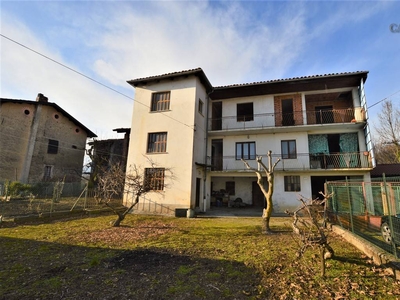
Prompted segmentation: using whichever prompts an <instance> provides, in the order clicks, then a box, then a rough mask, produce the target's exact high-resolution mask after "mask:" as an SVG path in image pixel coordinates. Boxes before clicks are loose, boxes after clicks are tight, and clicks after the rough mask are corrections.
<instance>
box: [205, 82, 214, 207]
mask: <svg viewBox="0 0 400 300" xmlns="http://www.w3.org/2000/svg"><path fill="white" fill-rule="evenodd" d="M213 91H214V90H213V89H211V91H209V92H208V93H207V96H206V101H207V105H206V110H207V112H206V126H205V129H206V132H205V138H204V139H205V144H206V145H205V152H204V172H203V174H204V175H203V212H206V211H207V197H206V192H207V188H206V183H207V153H208V116H209V108H210V94H211V93H212V92H213Z"/></svg>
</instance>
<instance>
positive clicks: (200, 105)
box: [199, 99, 204, 114]
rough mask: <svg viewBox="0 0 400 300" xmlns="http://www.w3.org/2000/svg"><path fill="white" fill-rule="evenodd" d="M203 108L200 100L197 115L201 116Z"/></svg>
mask: <svg viewBox="0 0 400 300" xmlns="http://www.w3.org/2000/svg"><path fill="white" fill-rule="evenodd" d="M203 106H204V103H203V101H201V99H199V113H200V114H203Z"/></svg>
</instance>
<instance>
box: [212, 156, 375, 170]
mask: <svg viewBox="0 0 400 300" xmlns="http://www.w3.org/2000/svg"><path fill="white" fill-rule="evenodd" d="M261 156H263V157H266V156H267V155H266V154H264V155H262V154H261ZM278 157H282V155H281V154H275V155H273V161H276V159H277V158H278ZM210 160H211V165H212V167H211V171H224V172H243V171H247V169H246V167H245V166H244V164H243V162H242V161H241V160H239V159H237V158H236V157H235V156H219V155H214V156H213V157H211V158H210ZM247 162H248V163H249V165H250V166H251V167H253V168H257V163H256V161H255V157H254V158H253V157H252V159H248V160H247ZM360 169H372V162H371V155H370V153H369V152H368V151H363V152H347V153H330V154H324V153H321V154H310V153H297V156H296V158H294V159H281V161H280V162H279V163H278V165H277V166H276V168H275V170H277V171H289V170H290V171H318V170H321V171H322V170H360Z"/></svg>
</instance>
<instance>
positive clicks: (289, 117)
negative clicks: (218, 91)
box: [208, 107, 365, 132]
mask: <svg viewBox="0 0 400 300" xmlns="http://www.w3.org/2000/svg"><path fill="white" fill-rule="evenodd" d="M359 122H365V114H364V113H363V111H362V109H361V108H360V107H356V108H347V109H323V110H313V111H305V110H304V111H296V112H293V113H286V114H282V113H279V112H278V113H264V114H254V115H251V116H241V117H240V118H238V117H237V116H227V117H222V118H215V119H209V120H208V128H209V130H210V131H211V132H219V131H243V130H264V129H268V128H270V129H273V128H282V127H285V128H287V127H296V126H304V125H314V126H315V125H321V126H322V125H327V124H350V123H359Z"/></svg>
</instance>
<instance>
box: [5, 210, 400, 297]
mask: <svg viewBox="0 0 400 300" xmlns="http://www.w3.org/2000/svg"><path fill="white" fill-rule="evenodd" d="M114 218H115V217H114V216H99V217H95V218H86V219H78V220H69V221H64V222H55V223H51V224H40V225H24V226H18V227H12V228H0V241H1V242H0V253H1V256H0V264H1V266H2V268H1V269H0V282H1V284H0V299H32V298H40V299H54V298H55V297H56V298H60V297H62V298H65V299H76V298H89V297H90V298H93V299H113V297H115V298H118V299H137V298H147V299H167V298H172V299H188V298H190V299H303V298H307V299H397V298H399V297H400V285H399V282H397V281H395V280H394V279H393V278H392V277H390V276H387V274H385V272H384V269H382V268H379V267H376V266H374V265H373V264H372V262H371V261H370V259H369V258H368V257H366V256H365V255H363V254H362V253H361V252H359V251H358V250H357V249H356V248H355V247H353V246H352V245H350V244H348V243H346V242H345V241H343V240H342V239H340V238H339V237H337V236H333V234H331V235H330V244H331V246H332V248H333V249H334V250H335V258H334V259H331V260H328V261H327V264H326V267H327V268H326V277H325V278H321V277H320V265H319V257H318V253H319V250H318V249H311V250H309V251H307V252H306V254H305V255H304V257H303V258H302V259H300V260H299V259H298V258H297V257H296V252H297V250H298V248H299V246H298V243H297V242H296V237H294V236H293V235H292V233H291V230H290V226H289V224H290V222H291V219H290V218H273V219H272V221H271V227H272V229H273V230H274V231H275V234H273V235H262V234H261V220H260V219H258V218H220V219H216V218H212V219H207V218H197V219H196V218H195V219H186V218H169V217H154V216H139V215H129V216H128V217H127V218H126V220H125V221H124V223H123V226H122V227H120V228H111V227H110V225H109V224H110V221H111V220H113V219H114ZM1 295H3V296H1Z"/></svg>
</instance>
